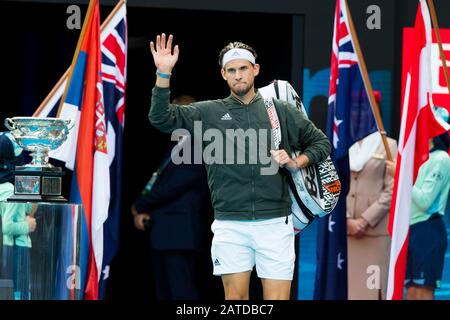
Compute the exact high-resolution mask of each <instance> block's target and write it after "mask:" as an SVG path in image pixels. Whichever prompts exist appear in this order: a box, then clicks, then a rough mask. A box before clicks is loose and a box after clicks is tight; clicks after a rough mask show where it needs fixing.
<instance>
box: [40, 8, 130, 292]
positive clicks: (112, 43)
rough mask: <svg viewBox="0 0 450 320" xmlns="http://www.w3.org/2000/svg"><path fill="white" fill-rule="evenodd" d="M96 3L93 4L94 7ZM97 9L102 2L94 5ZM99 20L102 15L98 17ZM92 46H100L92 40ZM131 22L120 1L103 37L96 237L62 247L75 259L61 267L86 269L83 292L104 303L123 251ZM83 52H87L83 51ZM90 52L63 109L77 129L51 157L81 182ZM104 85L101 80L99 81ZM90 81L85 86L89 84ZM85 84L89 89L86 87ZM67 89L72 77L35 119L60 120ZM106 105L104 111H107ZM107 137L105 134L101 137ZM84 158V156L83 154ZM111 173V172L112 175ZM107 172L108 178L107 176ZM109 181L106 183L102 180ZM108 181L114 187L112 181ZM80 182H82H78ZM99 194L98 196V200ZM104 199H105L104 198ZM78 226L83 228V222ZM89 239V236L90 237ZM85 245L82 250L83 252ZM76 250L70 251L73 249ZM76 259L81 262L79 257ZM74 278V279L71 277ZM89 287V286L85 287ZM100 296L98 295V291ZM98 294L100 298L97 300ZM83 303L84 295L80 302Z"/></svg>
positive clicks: (78, 64) (72, 240)
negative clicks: (91, 269)
mask: <svg viewBox="0 0 450 320" xmlns="http://www.w3.org/2000/svg"><path fill="white" fill-rule="evenodd" d="M91 2H92V1H91ZM95 3H96V5H98V2H97V0H96V1H95ZM97 14H98V12H97ZM91 41H95V40H94V39H91ZM127 42H128V40H127V20H126V5H125V2H124V1H120V2H119V3H118V4H117V6H116V7H115V9H114V11H113V13H112V14H111V16H110V17H109V18H108V19H107V22H106V23H105V24H104V25H103V26H102V30H101V32H100V41H99V43H101V45H100V52H101V67H100V69H101V72H99V75H101V78H99V81H97V85H96V86H97V90H98V92H99V94H100V97H101V99H100V100H98V101H97V102H96V110H95V112H96V118H95V136H96V138H95V146H96V150H97V151H101V152H98V154H99V153H101V154H102V155H104V156H102V157H103V158H102V160H101V161H103V162H104V164H105V166H103V168H106V169H102V166H95V164H94V168H93V170H94V172H93V175H94V178H93V181H92V184H93V187H92V188H93V190H92V192H93V195H92V221H84V223H85V224H86V225H87V226H88V229H89V225H90V224H92V231H91V232H89V231H88V230H86V229H85V228H84V229H83V228H82V229H81V231H82V232H81V235H78V234H77V233H76V232H73V234H72V237H67V241H68V243H67V244H63V246H64V247H65V248H66V249H65V252H66V253H67V254H69V255H73V256H74V257H70V258H67V257H66V258H65V259H62V261H72V262H73V261H77V264H78V265H79V266H80V268H81V286H82V287H83V288H84V287H85V286H89V285H90V286H94V287H95V289H94V290H93V291H92V292H89V293H88V292H87V291H86V294H87V295H88V297H89V298H94V299H95V298H97V297H98V298H104V296H105V287H106V280H107V279H108V277H109V265H110V263H111V260H112V259H113V257H114V255H115V254H116V252H117V249H118V234H119V219H120V207H121V198H120V195H121V169H122V146H123V129H124V124H125V117H124V115H125V88H126V78H127V74H126V73H127V71H126V70H127V65H126V61H127ZM82 49H83V48H82ZM89 54H90V52H89V51H83V50H81V51H80V53H79V54H78V57H77V61H76V64H75V66H74V70H73V75H72V78H71V82H70V86H69V88H68V93H67V96H66V99H65V101H64V104H63V105H62V107H61V109H60V110H59V117H62V118H66V119H74V120H75V121H76V122H75V123H76V124H75V127H74V128H73V129H72V130H71V131H70V134H69V136H68V139H67V141H66V142H65V143H64V144H63V145H62V146H61V147H60V148H59V149H57V150H54V151H53V152H51V153H50V156H51V157H52V158H55V159H58V160H61V161H63V162H65V165H66V167H67V168H69V169H71V170H74V178H73V179H72V181H76V180H77V179H76V172H77V170H78V169H79V168H78V167H79V161H80V159H78V157H77V148H78V147H79V146H80V144H78V140H79V139H81V141H83V143H81V145H83V144H85V143H86V142H85V141H89V140H90V138H86V136H84V137H82V138H79V136H80V134H81V132H79V129H80V126H82V125H83V124H81V122H83V118H82V111H83V110H84V108H85V107H84V105H83V103H82V102H81V99H83V90H86V88H85V89H83V86H86V87H87V85H86V82H87V81H88V80H83V79H87V78H86V77H88V75H87V74H85V73H87V70H88V69H87V67H86V66H85V61H83V59H87V58H85V57H86V56H89ZM100 79H101V80H100ZM85 81H86V82H85ZM83 83H85V84H84V85H83ZM66 84H67V73H66V74H65V75H64V76H63V78H62V79H61V80H60V81H59V83H58V84H57V85H56V86H55V88H54V89H53V90H52V92H51V93H50V95H49V96H48V97H47V98H46V99H45V100H44V102H43V104H42V105H41V106H40V107H39V109H38V110H37V111H36V112H35V114H34V115H33V116H36V117H52V116H56V115H57V114H58V106H59V105H60V102H61V98H62V96H63V93H64V88H65V87H66ZM102 104H103V105H102ZM102 132H103V133H104V134H103V135H102ZM78 155H79V156H80V154H78ZM94 161H98V155H95V160H94ZM108 167H109V172H108ZM99 168H100V169H99ZM105 170H106V172H105ZM103 176H106V177H107V179H103V178H102V177H103ZM108 180H109V181H108ZM79 181H80V179H78V182H79ZM97 182H98V183H97ZM78 188H79V186H77V185H74V184H72V190H71V201H72V202H76V197H75V198H74V192H75V193H76V191H81V190H78ZM96 191H97V196H95V194H96ZM99 194H100V196H99ZM83 206H84V209H85V211H86V205H85V202H84V201H83ZM79 220H80V219H79V217H78V216H77V215H76V212H75V213H74V215H73V217H72V221H69V223H68V225H71V224H72V225H73V224H74V223H75V222H76V221H79ZM78 223H79V222H78ZM89 233H90V235H89ZM87 236H92V239H91V240H92V243H89V241H86V239H76V237H84V238H85V237H87ZM80 244H81V248H79V246H80ZM83 246H92V251H93V254H94V256H95V265H96V278H95V279H94V280H93V281H94V282H95V283H94V284H89V281H90V279H86V276H87V273H88V271H87V268H88V267H87V264H88V263H87V260H88V257H87V255H86V251H89V250H86V248H83ZM69 248H71V249H69ZM75 256H76V257H75ZM60 268H62V270H63V271H62V272H59V274H61V275H63V276H66V277H68V275H67V274H66V271H65V270H66V268H65V266H63V265H61V266H60ZM69 276H70V275H69ZM85 281H87V283H85ZM59 282H60V283H62V284H64V283H66V281H64V279H60V281H59ZM61 288H63V289H64V290H59V292H57V293H56V297H55V298H60V299H70V298H74V295H73V293H72V292H70V290H69V291H67V290H66V288H64V286H61ZM97 290H98V291H97ZM97 292H98V294H97ZM77 298H82V292H81V293H80V294H79V295H78V296H77Z"/></svg>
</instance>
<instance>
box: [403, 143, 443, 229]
mask: <svg viewBox="0 0 450 320" xmlns="http://www.w3.org/2000/svg"><path fill="white" fill-rule="evenodd" d="M449 189H450V157H449V156H448V153H447V152H445V151H442V150H435V151H433V152H431V153H430V157H429V158H428V160H427V161H426V162H425V163H424V164H422V165H421V166H420V168H419V173H418V174H417V179H416V182H415V183H414V187H413V189H412V204H411V221H410V224H411V225H413V224H416V223H418V222H422V221H426V220H428V218H430V217H431V215H432V214H433V213H439V214H441V215H444V214H445V207H446V205H447V200H448V192H449Z"/></svg>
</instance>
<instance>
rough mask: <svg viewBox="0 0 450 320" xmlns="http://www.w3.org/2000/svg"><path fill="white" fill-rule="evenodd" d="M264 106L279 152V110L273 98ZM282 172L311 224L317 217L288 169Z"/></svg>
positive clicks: (275, 145) (265, 100)
mask: <svg viewBox="0 0 450 320" xmlns="http://www.w3.org/2000/svg"><path fill="white" fill-rule="evenodd" d="M264 105H265V106H266V110H267V115H268V116H269V122H270V126H271V127H272V137H273V141H274V147H275V149H276V150H278V149H279V148H280V144H281V126H280V121H279V119H278V113H277V109H276V108H275V103H274V100H273V97H269V98H265V99H264ZM280 170H282V172H283V173H284V175H285V176H286V178H287V181H288V184H289V187H290V189H291V192H292V194H293V195H294V198H295V200H296V201H297V203H298V205H299V207H300V209H301V210H302V212H303V213H304V215H305V216H306V217H307V218H308V219H309V221H310V222H311V221H312V220H313V219H314V217H315V216H314V215H313V214H312V212H311V211H310V210H309V209H308V208H307V207H306V206H305V204H304V203H303V201H302V200H301V198H300V196H299V194H298V192H297V188H296V187H295V182H294V180H293V179H292V175H291V174H290V172H289V171H288V170H287V169H286V168H281V169H280Z"/></svg>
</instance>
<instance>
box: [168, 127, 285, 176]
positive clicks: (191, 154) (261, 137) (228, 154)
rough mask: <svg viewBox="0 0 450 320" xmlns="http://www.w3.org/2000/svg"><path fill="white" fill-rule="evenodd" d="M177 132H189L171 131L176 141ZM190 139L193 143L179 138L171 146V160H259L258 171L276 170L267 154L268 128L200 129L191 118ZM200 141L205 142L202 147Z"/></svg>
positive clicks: (183, 132)
mask: <svg viewBox="0 0 450 320" xmlns="http://www.w3.org/2000/svg"><path fill="white" fill-rule="evenodd" d="M180 136H190V133H189V131H188V130H186V129H176V130H174V131H173V132H172V140H173V141H179V138H180ZM191 139H193V140H194V143H192V144H191V143H183V142H181V143H178V144H177V145H176V146H175V147H174V149H173V152H172V154H171V157H172V162H173V163H174V164H177V165H178V164H182V163H184V164H192V163H194V164H206V165H212V164H226V165H230V164H238V165H240V164H260V165H261V170H260V171H261V172H260V173H261V175H274V174H276V173H277V172H278V169H279V165H278V163H277V162H276V161H275V160H274V159H273V157H272V156H271V154H270V150H274V143H273V138H272V132H271V130H267V129H253V128H249V129H247V130H244V129H241V128H238V129H225V133H224V132H222V131H220V130H219V129H216V128H208V129H206V130H204V131H203V124H202V121H194V131H193V136H191ZM203 142H205V144H206V143H207V144H206V146H205V147H204V148H203V146H202V144H203ZM208 142H209V143H208ZM269 146H270V148H269ZM192 149H193V150H192Z"/></svg>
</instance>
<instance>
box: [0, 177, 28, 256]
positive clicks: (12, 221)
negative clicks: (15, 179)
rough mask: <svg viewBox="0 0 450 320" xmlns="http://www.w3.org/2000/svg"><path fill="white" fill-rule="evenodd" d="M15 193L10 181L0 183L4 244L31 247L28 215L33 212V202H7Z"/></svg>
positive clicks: (0, 209) (0, 210)
mask: <svg viewBox="0 0 450 320" xmlns="http://www.w3.org/2000/svg"><path fill="white" fill-rule="evenodd" d="M13 194H14V186H13V185H12V184H11V183H9V182H5V183H0V216H1V219H2V230H1V231H2V233H3V245H5V246H14V245H16V246H19V247H28V248H31V239H30V236H29V235H28V233H29V229H28V223H27V222H26V215H27V214H28V213H29V212H31V208H32V206H31V203H19V202H7V201H6V199H8V198H9V197H10V196H12V195H13Z"/></svg>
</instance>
